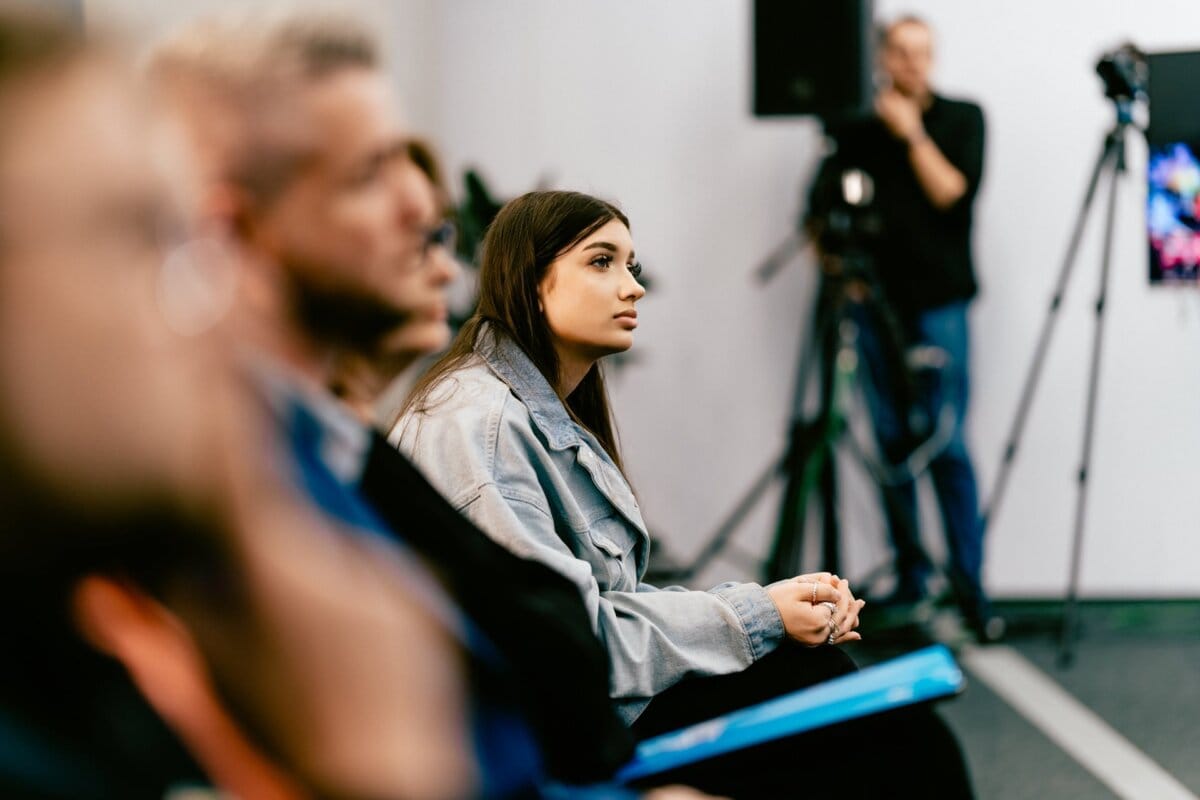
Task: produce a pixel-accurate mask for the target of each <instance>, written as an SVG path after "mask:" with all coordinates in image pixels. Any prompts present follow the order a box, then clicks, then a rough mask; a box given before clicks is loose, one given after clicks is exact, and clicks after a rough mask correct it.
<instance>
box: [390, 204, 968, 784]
mask: <svg viewBox="0 0 1200 800" xmlns="http://www.w3.org/2000/svg"><path fill="white" fill-rule="evenodd" d="M640 272H641V267H640V265H639V264H638V262H637V259H636V256H635V253H634V247H633V241H632V238H631V235H630V228H629V220H628V218H627V217H626V216H625V215H624V214H623V213H622V212H621V211H620V209H618V208H617V207H615V206H613V205H612V204H610V203H607V202H605V201H603V200H599V199H596V198H594V197H590V196H588V195H585V194H579V193H576V192H561V191H550V192H532V193H529V194H526V195H523V196H521V197H519V198H517V199H516V200H513V201H512V202H510V203H509V204H508V205H506V206H505V207H504V209H502V210H501V212H500V213H499V215H498V216H497V217H496V219H495V220H494V221H493V223H492V225H491V227H490V228H489V230H488V233H487V236H486V238H485V240H484V245H483V257H482V267H481V271H480V286H479V293H480V297H479V305H478V309H477V311H476V313H475V315H474V316H473V317H472V319H471V320H469V321H468V322H467V324H466V325H465V326H464V327H463V329H462V330H461V331H460V333H459V335H458V337H457V339H456V340H455V341H454V343H453V344H452V346H451V348H450V350H449V351H448V352H447V353H446V354H445V355H444V356H443V357H442V358H441V359H440V360H439V361H438V362H437V363H435V364H434V366H433V367H432V368H431V369H430V371H429V372H428V373H427V374H426V375H425V376H424V377H423V378H422V380H421V381H419V382H418V383H417V385H416V386H415V387H414V390H413V392H412V394H411V395H410V397H409V400H408V402H407V404H406V406H405V408H404V410H403V414H402V416H401V418H400V420H399V422H398V423H397V425H396V427H395V428H394V429H393V431H392V434H391V439H392V441H393V443H395V444H396V445H397V446H398V447H399V448H400V449H401V450H403V451H404V452H405V453H407V454H408V455H409V456H410V457H411V458H412V459H413V460H414V461H415V462H416V464H417V465H418V466H419V467H420V468H421V469H422V470H423V471H424V472H425V473H426V474H427V476H428V477H429V479H430V481H431V482H432V483H433V484H434V485H435V486H436V487H438V489H439V490H440V491H442V492H443V493H444V494H445V495H446V496H447V498H448V499H449V500H450V502H451V504H452V505H453V506H454V507H455V508H456V509H458V510H459V511H460V512H461V513H463V514H464V515H466V516H467V517H469V518H470V519H471V520H472V521H474V522H475V523H476V524H477V525H478V526H479V527H480V528H482V529H483V530H484V531H486V532H487V533H488V534H489V535H490V536H492V537H493V538H494V539H495V540H496V541H498V542H500V543H501V544H503V545H505V546H506V547H508V548H509V549H511V550H512V551H514V552H516V553H518V554H519V555H521V556H524V557H527V558H532V559H536V560H539V561H542V562H544V563H546V564H548V565H549V566H551V567H554V568H555V569H557V570H558V571H560V572H561V573H562V574H564V575H565V576H567V577H568V578H569V579H570V580H571V581H573V582H574V583H575V585H576V586H577V587H578V588H579V590H580V592H581V593H582V594H583V597H584V602H585V605H586V607H587V610H588V612H589V614H590V615H591V618H592V620H593V625H594V628H595V631H596V633H597V635H598V636H599V638H600V640H601V642H602V643H603V644H604V646H605V647H606V648H607V650H608V653H609V656H610V659H611V662H612V675H611V686H610V691H611V694H612V697H613V699H614V701H615V702H616V703H617V706H618V708H619V710H620V711H621V714H622V716H623V717H624V718H625V720H626V721H627V722H628V723H630V725H631V726H632V727H633V729H634V731H635V733H636V734H638V735H639V736H649V735H653V734H657V733H661V732H664V731H668V730H672V729H674V728H677V727H681V726H683V725H686V724H689V723H692V722H696V721H700V720H703V719H707V718H710V717H712V716H715V715H717V714H721V713H725V712H728V711H731V710H734V709H736V708H739V707H742V706H744V705H747V704H751V703H755V702H760V701H763V700H766V699H769V698H771V697H773V696H776V695H778V694H781V693H783V692H786V691H790V690H794V689H798V688H801V687H803V686H806V685H810V684H813V683H816V682H819V681H822V680H825V679H827V678H830V677H834V676H837V675H840V674H845V673H846V672H849V671H852V670H854V668H855V667H854V665H853V662H851V660H850V659H849V658H848V657H847V656H846V655H845V654H844V653H842V652H841V651H840V650H839V649H838V648H836V647H831V646H829V645H837V644H843V643H845V642H849V641H855V640H857V639H859V638H861V637H860V636H859V634H858V633H857V632H856V631H855V630H854V629H855V628H857V627H858V612H859V610H860V609H861V608H862V605H863V603H862V601H861V600H857V599H855V598H854V596H853V594H852V593H851V591H850V587H849V584H848V583H847V582H846V581H844V580H841V579H839V578H838V577H837V576H833V575H830V574H828V573H817V574H812V575H801V576H797V577H796V578H793V579H790V580H786V581H780V582H778V583H775V584H772V585H770V586H767V587H762V586H759V585H758V584H754V583H724V584H721V585H719V586H717V587H715V588H713V589H711V590H709V591H692V590H688V589H686V588H683V587H669V588H666V589H658V588H656V587H654V586H651V585H649V584H646V583H644V582H642V576H643V575H644V573H645V570H646V564H647V558H648V555H649V546H650V542H649V537H648V535H647V531H646V525H645V522H644V521H643V519H642V515H641V510H640V508H639V505H638V501H637V499H636V497H635V495H634V492H633V490H632V489H631V487H630V485H629V482H628V481H627V480H626V477H625V474H624V469H623V466H622V461H621V455H620V450H619V448H618V442H617V435H616V430H615V426H614V424H613V419H612V415H611V412H610V409H609V403H608V395H607V391H606V390H605V385H604V376H603V372H602V369H601V365H600V361H601V359H603V357H604V356H607V355H610V354H613V353H617V352H621V351H624V350H627V349H628V348H629V347H630V346H631V345H632V344H633V332H634V330H635V329H636V328H637V302H638V300H640V299H641V298H642V297H643V296H644V294H645V289H644V288H643V287H642V286H641V284H640V283H638V280H637V278H638V276H639V274H640ZM507 580H511V578H510V576H507V575H503V574H498V575H496V576H495V584H496V586H495V591H497V592H501V593H502V592H504V591H505V582H506V581H507ZM797 748H799V749H800V751H801V752H810V751H811V752H813V754H814V756H815V757H816V759H817V763H820V764H821V770H820V772H822V773H824V774H820V775H813V772H814V771H813V770H811V769H807V768H804V765H803V763H801V764H797V763H796V761H795V754H796V752H797ZM860 760H865V762H866V763H869V764H872V765H873V767H874V769H872V770H870V771H869V772H870V775H865V776H861V778H862V779H856V780H854V781H847V780H846V775H847V772H846V771H847V770H852V769H853V768H854V765H855V764H857V763H858V762H859V761H860ZM914 768H916V769H918V770H919V772H920V773H921V774H922V777H921V778H920V785H921V786H922V787H925V788H934V789H936V790H937V792H936V796H939V797H966V796H970V795H971V790H970V785H969V780H968V779H967V776H966V771H965V767H964V765H963V763H962V757H961V754H960V753H959V751H958V748H957V744H956V742H955V741H954V738H953V736H952V735H951V734H950V733H949V731H948V730H947V729H946V728H945V726H944V724H943V723H942V722H941V720H940V718H938V717H937V716H936V715H935V714H933V713H932V712H930V711H929V710H928V709H925V708H921V709H915V710H911V711H908V712H903V713H895V714H890V715H885V716H884V717H879V718H875V719H872V720H866V721H860V722H855V723H847V724H843V725H840V726H835V727H833V728H827V729H825V730H823V731H821V732H819V733H815V734H807V735H804V736H801V737H798V738H793V739H791V740H789V741H786V742H780V743H777V744H776V745H773V746H768V747H762V748H757V749H756V750H754V751H752V752H750V753H742V754H736V755H735V757H734V758H733V760H732V761H730V760H728V759H727V760H725V761H723V762H722V763H721V764H719V765H708V766H707V767H705V768H701V769H700V770H698V771H696V772H694V773H691V774H685V775H681V776H679V778H680V779H681V780H683V781H686V782H689V783H692V784H693V785H696V786H699V787H701V788H704V789H707V790H709V791H713V792H719V793H729V794H732V795H734V796H737V797H780V796H791V795H793V794H794V792H795V788H796V786H797V785H803V786H805V787H806V789H807V790H809V791H811V790H813V789H814V788H816V787H822V788H828V789H831V790H837V791H838V792H839V794H840V795H842V796H845V795H847V794H849V795H850V796H864V797H877V796H880V792H887V791H890V790H893V789H895V788H897V787H898V786H901V785H904V784H905V779H904V778H903V774H904V773H905V772H908V771H911V770H912V769H914ZM931 770H932V777H931V776H930V771H931ZM860 792H861V794H860Z"/></svg>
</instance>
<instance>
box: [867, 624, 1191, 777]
mask: <svg viewBox="0 0 1200 800" xmlns="http://www.w3.org/2000/svg"><path fill="white" fill-rule="evenodd" d="M1000 610H1001V611H1002V612H1003V614H1004V616H1005V617H1006V618H1008V619H1010V620H1011V621H1012V623H1013V624H1012V625H1011V627H1010V634H1009V635H1008V636H1007V637H1006V639H1005V641H1004V644H1005V645H1007V646H1009V647H1012V648H1014V649H1015V650H1016V651H1018V652H1019V653H1020V654H1021V655H1022V656H1024V657H1025V658H1026V659H1027V660H1028V661H1029V662H1031V663H1032V664H1033V665H1035V666H1036V667H1037V668H1038V669H1040V670H1041V671H1042V672H1043V673H1044V674H1045V675H1047V676H1049V677H1050V678H1052V679H1053V680H1054V681H1055V682H1056V683H1057V684H1058V685H1059V686H1061V687H1062V688H1063V689H1065V690H1066V691H1067V692H1068V693H1069V694H1070V695H1071V696H1073V697H1074V698H1075V699H1077V700H1079V701H1080V702H1081V703H1083V704H1084V705H1086V706H1087V707H1088V708H1090V709H1091V710H1092V711H1093V712H1095V714H1097V715H1098V716H1099V717H1100V718H1101V719H1102V720H1103V721H1104V722H1106V723H1108V725H1109V726H1111V727H1112V728H1113V729H1115V730H1116V731H1117V732H1118V733H1120V734H1121V736H1123V737H1124V738H1125V739H1127V740H1128V741H1129V742H1130V743H1131V744H1132V745H1133V746H1134V747H1136V748H1137V749H1139V750H1141V751H1142V752H1143V753H1145V754H1146V756H1148V757H1149V758H1150V759H1151V760H1153V761H1154V762H1156V763H1157V764H1158V765H1160V766H1161V767H1163V768H1164V769H1165V770H1166V771H1168V772H1170V773H1171V774H1172V775H1173V776H1174V777H1175V778H1176V779H1177V780H1178V781H1179V782H1180V783H1182V784H1183V785H1184V786H1185V787H1187V788H1188V789H1189V790H1190V791H1191V792H1193V793H1195V794H1197V795H1200V603H1182V602H1169V603H1127V602H1126V603H1096V604H1088V605H1087V606H1085V607H1084V608H1083V609H1082V611H1081V620H1082V629H1081V636H1080V638H1079V640H1078V645H1077V648H1076V656H1075V659H1074V662H1073V664H1072V665H1071V666H1070V667H1068V668H1065V669H1060V668H1059V667H1058V666H1057V665H1056V661H1057V659H1056V656H1057V652H1058V646H1057V641H1056V636H1055V635H1054V633H1053V632H1052V628H1053V627H1054V624H1055V623H1056V621H1057V620H1058V619H1059V613H1058V612H1059V610H1058V608H1057V607H1055V606H1052V605H1046V604H1042V605H1038V604H1008V605H1002V606H1001V608H1000ZM941 622H942V623H943V624H941V625H934V626H932V627H930V626H926V627H925V628H924V629H923V632H924V633H925V635H926V636H928V637H931V638H938V639H941V640H943V641H946V643H947V644H950V645H951V646H954V645H955V644H957V643H959V641H960V640H959V638H958V637H957V636H956V632H955V630H954V629H953V626H952V624H951V628H950V630H949V632H947V629H946V625H945V624H944V623H945V618H944V616H943V617H942V618H941ZM909 633H910V634H912V636H913V638H911V639H907V640H906V637H905V636H904V635H902V634H900V633H892V634H888V633H886V632H880V633H878V634H875V635H871V636H869V637H868V640H867V641H866V642H864V644H863V646H861V648H860V650H859V651H858V652H857V653H856V654H855V656H856V658H857V659H858V660H859V661H860V662H864V663H869V662H871V661H874V660H878V659H881V658H886V657H888V656H890V655H894V654H896V653H898V652H902V651H903V650H905V649H910V648H913V647H917V646H920V645H921V644H923V643H924V642H923V641H922V640H921V639H920V638H919V636H918V632H917V631H916V630H914V631H909ZM871 639H873V640H874V641H875V643H874V644H873V645H872V644H869V642H870V640H871ZM967 680H968V684H967V689H966V691H965V692H964V693H963V694H962V695H961V696H960V697H958V698H956V699H954V700H952V701H949V702H946V703H944V704H942V706H941V707H940V713H941V714H942V715H943V717H944V718H945V719H946V720H947V722H948V723H949V724H950V726H951V727H952V728H953V729H954V731H955V732H956V733H957V734H958V737H959V741H960V743H961V744H962V746H963V749H964V751H965V754H966V758H967V762H968V764H969V766H970V769H971V774H972V777H973V779H974V782H975V787H976V792H977V794H978V797H979V798H980V800H1022V799H1023V798H1039V800H1040V798H1099V799H1100V800H1107V798H1114V797H1117V795H1116V794H1114V793H1113V791H1112V790H1110V789H1109V788H1107V787H1106V786H1105V784H1103V783H1102V782H1101V781H1100V780H1099V779H1098V778H1097V777H1096V776H1095V775H1093V774H1092V773H1091V772H1089V771H1088V769H1087V768H1085V767H1084V766H1082V765H1081V764H1080V763H1079V762H1078V761H1076V760H1075V759H1074V758H1073V757H1072V756H1071V755H1069V754H1068V753H1067V752H1065V751H1064V750H1062V749H1061V748H1060V747H1058V745H1056V744H1055V743H1054V742H1053V741H1051V740H1050V739H1049V738H1047V736H1046V735H1044V734H1043V733H1042V732H1041V731H1040V730H1039V729H1038V728H1037V727H1036V726H1035V725H1034V724H1033V723H1032V722H1031V721H1030V720H1028V719H1026V717H1024V716H1022V714H1021V713H1019V712H1018V711H1016V710H1014V708H1013V707H1012V706H1010V705H1009V704H1008V703H1007V702H1005V701H1004V700H1003V699H1002V698H1000V697H999V696H998V695H996V694H995V693H994V692H992V691H991V690H990V689H989V688H988V687H987V686H986V685H984V684H983V682H982V681H981V680H979V679H974V678H973V677H972V675H971V673H970V671H969V670H968V671H967Z"/></svg>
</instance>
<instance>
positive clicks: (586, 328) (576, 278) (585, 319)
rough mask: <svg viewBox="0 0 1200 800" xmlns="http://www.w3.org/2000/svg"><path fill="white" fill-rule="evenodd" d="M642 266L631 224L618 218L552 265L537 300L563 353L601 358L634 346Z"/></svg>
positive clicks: (557, 346) (562, 255)
mask: <svg viewBox="0 0 1200 800" xmlns="http://www.w3.org/2000/svg"><path fill="white" fill-rule="evenodd" d="M641 271H642V268H641V265H639V264H638V262H637V258H636V256H635V254H634V249H633V238H632V237H631V236H630V234H629V229H628V228H627V227H625V225H624V224H622V223H621V222H620V220H615V219H614V220H611V221H609V222H608V223H606V224H605V225H602V226H601V227H600V228H598V229H597V230H596V231H594V232H593V233H592V234H591V235H590V236H587V237H585V238H584V239H583V240H582V241H580V242H579V243H577V244H576V245H575V246H574V247H572V248H571V249H570V250H567V251H566V252H564V253H562V254H561V255H559V256H558V258H556V259H555V260H554V261H553V262H552V263H551V264H550V267H549V269H548V270H547V271H546V276H545V277H544V278H542V281H541V283H539V284H538V300H539V303H540V305H541V308H542V313H543V314H544V315H545V317H546V323H547V325H548V326H549V328H550V333H551V335H552V336H553V338H554V343H555V347H556V348H557V349H558V350H559V353H560V355H564V354H569V355H573V356H575V357H582V358H587V359H598V358H601V357H603V356H606V355H609V354H611V353H619V352H622V351H624V350H628V349H629V348H630V347H631V346H632V345H633V332H634V330H635V329H636V328H637V325H638V319H637V310H636V308H635V305H636V303H637V301H638V300H640V299H641V298H642V296H643V295H645V294H646V290H645V288H643V287H642V285H641V284H640V283H638V281H637V276H638V275H639V274H640V273H641Z"/></svg>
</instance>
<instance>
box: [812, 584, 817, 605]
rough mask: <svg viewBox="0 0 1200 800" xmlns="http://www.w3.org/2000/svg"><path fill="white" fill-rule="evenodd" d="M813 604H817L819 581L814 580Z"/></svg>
mask: <svg viewBox="0 0 1200 800" xmlns="http://www.w3.org/2000/svg"><path fill="white" fill-rule="evenodd" d="M812 604H813V605H814V606H815V605H816V604H817V582H816V581H813V592H812Z"/></svg>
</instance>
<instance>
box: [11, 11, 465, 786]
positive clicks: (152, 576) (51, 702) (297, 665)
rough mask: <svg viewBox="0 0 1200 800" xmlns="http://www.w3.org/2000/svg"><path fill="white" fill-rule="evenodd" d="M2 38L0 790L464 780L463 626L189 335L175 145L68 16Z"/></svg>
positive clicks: (217, 344)
mask: <svg viewBox="0 0 1200 800" xmlns="http://www.w3.org/2000/svg"><path fill="white" fill-rule="evenodd" d="M0 53H3V58H0V208H3V215H0V469H2V474H3V480H2V481H0V497H2V498H3V510H4V513H3V520H4V522H3V525H4V527H3V532H2V534H0V573H2V574H0V594H2V595H3V597H2V598H0V599H2V601H3V602H0V609H2V612H0V617H2V619H3V623H2V625H3V630H4V631H5V634H6V636H5V638H6V642H7V648H6V657H5V659H3V663H2V664H0V675H2V679H0V793H2V794H4V796H20V797H114V798H116V797H160V796H163V795H164V793H165V792H166V791H168V790H170V789H172V788H182V787H186V786H190V785H196V784H212V785H215V786H218V787H221V788H222V789H223V790H225V791H226V792H228V793H230V794H234V795H237V796H241V797H247V798H250V797H253V798H295V797H307V796H313V795H321V796H332V797H430V798H453V797H466V796H471V795H473V794H474V792H475V790H476V788H477V784H476V781H477V778H478V773H477V771H476V770H475V768H474V765H473V763H472V760H471V755H470V754H471V746H470V736H469V733H468V731H467V722H466V717H467V712H466V709H465V707H464V698H463V696H462V686H463V684H462V677H463V672H462V666H461V661H460V657H459V655H458V653H459V647H458V645H457V644H456V643H455V641H454V632H453V631H452V630H451V629H449V628H447V627H446V625H445V624H444V622H443V621H442V620H441V619H439V618H438V617H437V616H436V615H435V613H434V611H435V610H434V609H433V608H431V607H430V603H429V601H427V600H425V599H423V598H421V597H419V596H418V595H416V594H414V592H413V591H412V587H413V586H414V585H415V582H414V581H413V580H411V579H410V578H409V575H408V573H409V572H411V568H409V567H407V566H406V565H405V564H404V563H403V562H402V561H401V560H399V559H396V558H393V557H390V556H388V555H387V554H386V553H384V554H380V553H379V552H376V551H375V550H374V549H372V548H370V547H369V546H368V545H367V544H366V543H359V541H360V540H358V539H355V538H352V537H346V536H343V535H338V534H335V533H334V532H333V531H332V530H331V529H330V527H329V526H328V525H327V524H326V523H325V522H323V521H321V520H320V519H319V518H318V517H317V516H315V515H314V514H313V513H312V512H311V510H309V509H308V508H307V506H306V505H305V504H304V503H303V502H302V501H301V500H300V498H299V496H298V495H297V494H296V493H295V492H294V491H293V489H292V488H291V486H290V485H289V482H288V479H287V477H286V476H285V475H282V474H280V472H279V471H278V470H277V467H276V463H277V448H276V446H275V445H274V443H273V442H272V441H271V439H270V437H268V436H265V435H264V430H266V427H265V426H263V425H261V424H260V422H259V413H260V409H258V408H257V407H256V405H255V403H254V402H253V401H252V399H251V398H250V396H249V395H248V394H247V393H245V392H244V391H242V389H241V387H240V384H239V382H238V381H237V379H236V378H235V375H234V370H233V368H232V367H233V365H232V363H231V360H230V358H229V355H228V349H227V347H226V346H224V344H223V343H222V342H221V341H220V340H219V339H218V338H217V337H216V336H215V335H214V333H212V332H209V333H207V334H200V333H197V332H195V331H194V330H193V334H192V335H189V336H184V335H181V334H180V333H179V328H180V327H185V326H187V325H190V322H187V325H185V322H186V321H194V320H195V319H197V318H198V314H197V313H191V312H198V311H199V310H200V309H196V308H193V309H192V310H191V312H189V311H188V310H187V309H186V308H185V307H186V306H187V305H188V304H189V303H190V302H192V299H194V298H191V299H189V297H188V296H179V295H177V294H176V290H175V289H174V288H172V286H171V283H170V280H168V277H167V276H168V275H170V274H172V273H171V270H170V269H168V267H169V266H170V265H171V264H172V263H175V266H176V267H178V266H179V264H178V261H177V259H178V258H180V257H182V255H181V254H182V253H184V252H186V249H172V248H173V246H175V245H182V244H183V240H182V235H183V234H184V233H185V232H186V221H185V213H184V212H185V208H186V204H185V203H184V202H182V201H183V200H184V198H182V197H180V196H179V195H180V192H178V191H175V190H176V189H179V188H182V187H185V186H186V185H187V182H186V180H185V176H184V175H182V174H179V173H175V172H171V174H170V178H171V179H172V183H168V182H167V180H166V177H167V176H166V175H165V172H166V170H164V169H162V167H163V166H164V163H167V162H169V163H170V164H171V165H172V166H176V167H177V166H186V164H187V158H186V153H185V151H184V150H183V149H182V148H180V147H177V146H175V145H176V144H178V143H177V142H174V143H173V140H172V139H171V137H170V136H168V135H166V133H167V132H166V131H164V130H163V129H162V127H161V126H160V125H159V123H158V121H157V120H156V119H155V117H153V116H152V115H151V114H150V112H149V111H148V109H147V107H146V105H145V103H144V102H143V100H142V98H141V97H140V95H139V93H138V91H137V90H136V88H135V86H134V83H133V81H132V78H131V76H130V75H129V74H128V73H127V72H126V71H125V69H124V68H123V67H122V66H121V65H120V63H119V62H118V61H117V60H116V59H115V58H113V57H112V56H111V55H109V54H106V53H104V52H100V51H97V50H95V49H92V48H89V47H85V46H83V45H81V44H80V43H79V42H78V41H77V40H76V38H75V37H73V36H72V35H70V34H69V33H68V32H66V31H64V30H62V29H61V28H59V27H56V26H54V25H51V24H47V23H44V22H40V21H36V20H31V19H25V18H21V17H15V16H9V15H5V16H3V17H0ZM156 162H157V163H156Z"/></svg>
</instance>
